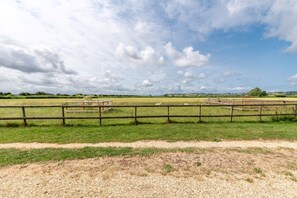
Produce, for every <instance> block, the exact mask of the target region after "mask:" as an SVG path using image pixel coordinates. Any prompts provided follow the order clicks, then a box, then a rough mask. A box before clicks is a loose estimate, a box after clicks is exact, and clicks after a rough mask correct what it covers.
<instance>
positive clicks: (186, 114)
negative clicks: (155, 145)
mask: <svg viewBox="0 0 297 198" xmlns="http://www.w3.org/2000/svg"><path fill="white" fill-rule="evenodd" d="M94 100H96V99H94ZM100 100H108V98H100ZM204 100H205V99H203V98H113V99H112V102H113V104H112V105H115V106H116V107H113V108H112V109H111V110H109V111H102V112H101V111H100V110H99V108H96V107H93V108H92V107H86V108H79V109H77V108H74V110H72V109H71V107H70V108H68V107H67V106H66V107H65V109H66V110H63V109H61V106H62V105H63V104H65V103H66V102H71V101H77V100H73V99H72V100H67V99H9V100H1V101H0V102H1V105H2V106H13V105H18V106H19V105H29V106H30V105H32V106H38V105H40V106H50V105H56V106H55V107H34V108H32V107H29V108H28V107H26V110H25V109H22V108H21V107H17V108H9V107H7V108H5V107H4V108H0V115H1V116H0V117H2V118H8V117H13V118H16V117H18V118H19V119H18V120H15V119H14V120H0V126H1V125H3V126H17V125H22V124H23V120H22V119H21V118H22V116H23V115H24V112H23V111H26V112H25V115H26V116H27V117H41V118H43V117H44V118H46V117H48V118H54V119H41V120H40V119H39V120H37V119H30V120H27V121H26V124H28V125H31V126H36V125H37V126H43V125H61V123H62V122H63V123H64V124H67V125H70V126H72V125H88V126H89V125H99V123H100V124H103V125H121V124H122V125H129V124H133V123H139V124H142V123H147V124H150V123H154V124H158V123H169V122H170V123H197V122H229V121H230V117H229V116H230V114H231V113H232V116H233V117H232V118H231V120H232V121H234V122H258V121H262V122H265V121H271V119H272V117H275V118H277V119H279V117H278V115H280V114H288V115H292V116H291V118H290V119H296V116H297V110H296V108H297V107H296V105H295V104H292V105H287V106H282V105H281V104H280V105H279V106H272V107H265V106H264V107H262V106H261V107H260V106H255V107H253V108H251V107H245V109H246V110H244V109H243V107H240V106H239V107H236V106H235V107H234V108H233V107H232V110H231V106H203V108H202V107H199V105H201V104H202V105H203V104H205V101H204ZM264 100H265V99H255V101H264ZM286 100H287V101H288V102H289V101H296V100H295V99H294V98H288V99H286ZM80 101H82V100H80ZM275 101H277V100H275ZM279 101H281V103H282V101H283V100H279ZM117 105H118V106H117ZM129 105H130V107H121V106H129ZM141 105H149V106H146V107H141ZM166 105H180V106H175V107H170V109H169V107H167V106H166ZM191 105H193V106H191ZM195 105H196V106H195ZM197 105H198V106H197ZM134 106H140V107H137V110H136V108H135V107H134ZM90 110H91V111H92V112H87V111H90ZM62 111H63V112H62ZM169 114H170V116H172V117H170V118H169V117H168V118H167V117H166V116H167V115H168V116H169ZM259 114H261V115H263V116H258V115H259ZM265 114H268V115H270V116H265ZM62 115H63V116H65V120H62V119H61V117H62ZM99 115H101V116H102V117H103V118H102V120H101V121H100V122H99V118H98V117H99ZM136 115H137V116H138V117H140V118H137V119H136V118H135V119H134V118H133V116H136ZM199 115H200V116H201V117H200V118H199V117H198V116H199ZM249 115H254V116H249ZM271 115H272V116H271ZM274 115H275V116H274ZM141 116H142V117H145V116H148V117H147V118H141ZM178 116H183V117H178ZM237 116H238V117H237ZM248 116H249V117H248ZM67 117H68V119H67ZM90 117H93V118H92V119H87V118H90ZM113 117H118V118H117V119H114V118H113ZM71 118H72V119H71ZM74 118H80V119H74ZM96 118H97V119H96ZM129 118H130V119H129Z"/></svg>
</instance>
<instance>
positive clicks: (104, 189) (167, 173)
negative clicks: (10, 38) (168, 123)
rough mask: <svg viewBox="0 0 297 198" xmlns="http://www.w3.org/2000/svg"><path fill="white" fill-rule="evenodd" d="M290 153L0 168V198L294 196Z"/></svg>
mask: <svg viewBox="0 0 297 198" xmlns="http://www.w3.org/2000/svg"><path fill="white" fill-rule="evenodd" d="M296 177H297V151H296V150H294V149H273V150H271V149H270V150H263V149H219V148H215V149H210V150H201V149H200V150H197V151H193V152H191V153H184V152H172V153H162V154H156V155H152V156H146V157H141V156H135V157H102V158H94V159H85V160H71V161H63V162H48V163H36V164H28V165H16V166H10V167H5V168H1V169H0V183H1V185H0V197H63V196H64V197H297V179H296Z"/></svg>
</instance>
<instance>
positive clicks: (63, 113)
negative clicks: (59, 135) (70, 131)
mask: <svg viewBox="0 0 297 198" xmlns="http://www.w3.org/2000/svg"><path fill="white" fill-rule="evenodd" d="M62 123H63V126H65V125H66V122H65V107H64V106H63V105H62Z"/></svg>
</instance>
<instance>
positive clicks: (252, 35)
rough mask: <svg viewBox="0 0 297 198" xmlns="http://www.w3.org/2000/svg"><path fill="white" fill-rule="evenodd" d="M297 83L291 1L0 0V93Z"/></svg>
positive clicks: (296, 19)
mask: <svg viewBox="0 0 297 198" xmlns="http://www.w3.org/2000/svg"><path fill="white" fill-rule="evenodd" d="M254 87H260V88H262V89H264V90H266V91H290V90H297V0H84V1H81V0H42V1H40V0H1V1H0V92H12V93H20V92H31V93H33V92H37V91H45V92H50V93H68V94H75V93H85V94H92V93H93V94H139V95H159V94H166V93H243V92H247V91H248V90H250V89H252V88H254Z"/></svg>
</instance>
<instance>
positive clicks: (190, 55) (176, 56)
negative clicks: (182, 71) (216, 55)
mask: <svg viewBox="0 0 297 198" xmlns="http://www.w3.org/2000/svg"><path fill="white" fill-rule="evenodd" d="M164 49H165V51H166V54H167V56H168V57H169V58H171V60H172V62H173V63H174V64H175V65H176V66H179V67H190V66H194V67H200V66H203V65H205V64H207V63H208V61H209V58H210V56H211V55H210V54H207V55H202V54H200V52H199V51H194V49H193V47H186V48H184V49H183V51H182V52H180V51H178V50H176V49H175V48H174V47H173V45H172V43H170V42H169V43H167V44H166V45H165V46H164Z"/></svg>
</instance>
